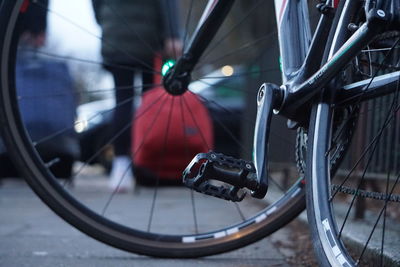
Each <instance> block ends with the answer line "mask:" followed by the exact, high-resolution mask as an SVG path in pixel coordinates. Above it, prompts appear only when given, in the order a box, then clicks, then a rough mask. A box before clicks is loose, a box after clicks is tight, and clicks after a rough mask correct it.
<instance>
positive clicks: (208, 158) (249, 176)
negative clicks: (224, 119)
mask: <svg viewBox="0 0 400 267" xmlns="http://www.w3.org/2000/svg"><path fill="white" fill-rule="evenodd" d="M214 181H220V182H222V183H223V184H222V185H215V184H213V183H214ZM183 183H184V184H185V185H186V186H187V187H189V188H191V189H193V190H195V191H197V192H200V193H204V194H207V195H211V196H214V197H218V198H222V199H225V200H230V201H233V202H238V201H241V200H243V198H244V197H245V195H246V192H243V190H242V189H243V188H248V189H250V190H256V189H257V188H258V182H257V177H256V170H255V167H254V164H253V163H252V162H250V161H245V160H242V159H235V158H233V157H230V156H225V155H223V154H220V153H215V152H213V151H210V152H208V153H200V154H197V155H196V156H195V157H194V158H193V160H192V161H191V162H190V163H189V165H188V166H187V167H186V169H185V170H184V172H183Z"/></svg>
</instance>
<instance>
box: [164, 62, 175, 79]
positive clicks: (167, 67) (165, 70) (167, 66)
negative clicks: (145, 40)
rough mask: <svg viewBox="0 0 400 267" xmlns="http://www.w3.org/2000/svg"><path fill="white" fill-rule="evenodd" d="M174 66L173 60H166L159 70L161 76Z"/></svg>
mask: <svg viewBox="0 0 400 267" xmlns="http://www.w3.org/2000/svg"><path fill="white" fill-rule="evenodd" d="M174 65H175V60H173V59H169V60H167V61H166V62H165V63H164V65H163V66H162V68H161V75H162V76H165V74H167V72H168V71H169V70H170V69H171V68H172V67H173V66H174Z"/></svg>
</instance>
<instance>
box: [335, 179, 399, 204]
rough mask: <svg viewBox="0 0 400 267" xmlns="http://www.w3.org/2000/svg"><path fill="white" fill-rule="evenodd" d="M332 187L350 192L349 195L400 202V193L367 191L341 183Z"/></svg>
mask: <svg viewBox="0 0 400 267" xmlns="http://www.w3.org/2000/svg"><path fill="white" fill-rule="evenodd" d="M331 189H332V190H333V191H335V192H336V191H337V192H341V193H345V194H349V195H356V196H358V197H363V198H371V199H376V200H388V201H390V202H399V203H400V195H398V194H386V193H381V192H373V191H366V190H362V189H358V190H357V189H355V188H351V187H348V186H344V185H342V186H340V185H336V184H335V185H332V186H331Z"/></svg>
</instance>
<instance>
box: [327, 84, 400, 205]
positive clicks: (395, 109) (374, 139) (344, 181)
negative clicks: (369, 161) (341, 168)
mask: <svg viewBox="0 0 400 267" xmlns="http://www.w3.org/2000/svg"><path fill="white" fill-rule="evenodd" d="M399 90H400V77H399V83H398V86H397V91H396V93H395V97H394V98H393V103H392V107H391V109H393V113H392V115H391V116H390V117H387V118H386V121H385V122H384V124H383V125H382V127H381V128H380V129H379V132H378V134H377V135H376V136H375V137H374V138H373V139H372V141H371V142H370V143H369V144H368V145H367V147H366V148H365V149H364V151H363V152H362V154H361V155H360V158H359V159H358V160H357V162H356V163H355V165H354V166H353V167H352V168H351V170H350V172H349V174H348V175H346V177H345V179H344V180H343V182H342V183H341V184H340V185H339V187H338V188H337V189H336V190H335V192H334V193H333V194H332V196H331V198H330V200H332V199H333V198H334V197H335V196H336V194H337V193H338V192H339V190H340V188H341V187H342V186H343V185H344V184H345V183H346V182H347V180H348V179H349V177H350V175H351V174H352V173H353V172H354V170H355V169H356V167H357V166H358V165H359V164H360V163H361V161H362V160H363V159H364V157H365V155H366V154H367V153H368V151H369V150H370V149H371V147H376V145H377V142H378V141H379V138H380V136H381V135H382V133H383V131H384V129H385V128H386V126H387V125H388V124H389V123H390V121H391V120H392V119H393V118H394V117H395V114H396V112H397V111H398V110H399V109H400V105H398V106H397V107H396V108H394V105H395V103H396V102H395V99H397V98H398V95H399ZM389 113H390V110H389V112H388V114H387V115H389Z"/></svg>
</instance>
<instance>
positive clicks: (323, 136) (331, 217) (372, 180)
mask: <svg viewBox="0 0 400 267" xmlns="http://www.w3.org/2000/svg"><path fill="white" fill-rule="evenodd" d="M348 2H349V3H350V2H351V1H348ZM352 4H354V6H353V8H354V9H353V12H352V13H351V14H354V15H352V16H349V17H347V18H344V20H343V21H345V23H344V24H343V25H344V26H343V29H346V28H347V25H348V23H354V24H353V25H359V23H361V22H362V21H363V16H362V15H359V14H360V10H361V13H362V12H364V11H363V10H364V7H363V6H361V4H362V3H356V2H353V3H352ZM350 5H351V4H349V6H350ZM344 31H347V30H344ZM342 33H343V32H342ZM349 34H350V33H349V32H345V34H343V36H347V35H349ZM398 37H399V33H398V32H390V33H384V34H382V35H380V36H378V38H377V39H376V40H375V41H374V42H372V43H371V44H370V45H369V46H368V47H366V48H364V49H363V50H362V52H361V53H360V54H359V55H358V56H357V57H356V58H355V59H354V60H353V61H352V62H351V64H349V66H348V67H347V69H346V71H345V72H344V73H343V75H341V76H340V77H339V79H340V78H342V79H341V80H340V82H343V85H345V86H347V87H351V86H353V85H354V84H355V82H357V81H360V80H364V81H365V80H367V81H368V83H367V84H366V85H367V86H368V84H369V82H371V83H372V82H373V81H374V80H375V79H379V78H382V77H384V75H386V77H387V76H388V75H390V76H391V77H393V78H395V79H397V80H398V81H400V73H399V52H400V51H399V46H398V42H399V38H398ZM339 42H341V41H339ZM368 79H369V80H368ZM398 84H399V82H397V86H395V87H393V90H392V93H391V94H389V95H385V96H381V97H378V98H376V99H372V100H368V101H362V100H361V98H356V99H354V101H353V102H352V103H351V107H353V109H354V110H355V111H354V112H349V113H348V114H347V116H344V117H343V116H340V115H338V113H339V114H340V113H342V110H343V106H341V105H332V104H329V103H324V102H323V101H321V102H320V103H318V104H316V105H315V106H314V108H313V112H312V115H311V118H310V130H309V132H310V136H309V140H310V142H309V147H308V148H309V150H308V153H309V154H308V155H309V157H308V158H309V159H310V161H309V166H308V167H309V168H308V170H307V207H308V218H309V222H310V225H311V228H312V234H313V240H314V244H315V252H316V255H317V258H318V259H319V262H320V264H321V265H322V266H354V265H357V266H398V265H399V258H398V245H399V243H400V242H399V241H400V236H399V230H400V228H399V220H400V216H399V213H398V210H399V202H398V196H399V192H400V191H399V190H400V187H399V184H398V183H399V174H398V172H399V170H398V160H399V158H398V153H397V151H398V146H399V139H398V137H399V136H398V133H399V121H398V109H399V106H398V103H399V87H398ZM366 90H367V89H366ZM355 107H356V108H355ZM350 120H352V121H354V122H357V123H354V126H353V127H354V129H353V132H354V134H353V136H352V138H351V143H350V145H349V148H348V151H347V155H346V156H345V157H344V159H343V160H342V162H341V164H340V165H339V166H338V170H337V171H336V172H333V171H332V168H331V166H330V164H329V163H328V161H327V159H328V158H329V156H330V155H331V154H332V153H333V151H334V149H333V148H334V146H335V144H336V141H337V140H336V138H335V137H334V136H333V134H332V131H333V130H332V129H333V128H335V125H337V124H338V123H341V124H343V125H346V124H347V123H348V122H349V121H350ZM352 124H353V123H352ZM350 137H351V136H350Z"/></svg>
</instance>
